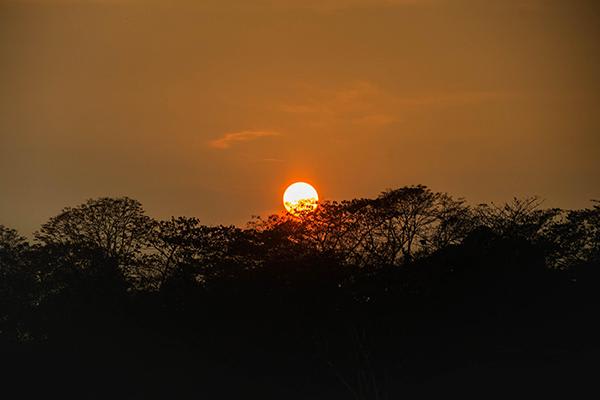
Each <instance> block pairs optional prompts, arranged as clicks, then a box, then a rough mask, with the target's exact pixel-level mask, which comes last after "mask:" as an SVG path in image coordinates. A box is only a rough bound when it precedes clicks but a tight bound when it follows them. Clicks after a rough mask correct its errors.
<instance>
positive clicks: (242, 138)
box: [209, 130, 281, 150]
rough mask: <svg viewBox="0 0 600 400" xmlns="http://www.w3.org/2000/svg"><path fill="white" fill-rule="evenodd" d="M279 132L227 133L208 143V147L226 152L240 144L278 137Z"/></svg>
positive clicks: (248, 131)
mask: <svg viewBox="0 0 600 400" xmlns="http://www.w3.org/2000/svg"><path fill="white" fill-rule="evenodd" d="M280 135H281V134H280V133H279V132H275V131H253V130H246V131H240V132H229V133H226V134H224V135H223V136H221V137H220V138H217V139H214V140H211V141H210V142H209V145H210V147H212V148H214V149H218V150H226V149H229V148H231V147H232V146H234V145H236V144H238V143H242V142H250V141H252V140H256V139H260V138H263V137H269V136H280Z"/></svg>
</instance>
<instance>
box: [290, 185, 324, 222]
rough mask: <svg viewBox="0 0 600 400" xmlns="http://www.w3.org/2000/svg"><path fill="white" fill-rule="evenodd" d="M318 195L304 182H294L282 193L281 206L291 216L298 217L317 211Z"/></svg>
mask: <svg viewBox="0 0 600 400" xmlns="http://www.w3.org/2000/svg"><path fill="white" fill-rule="evenodd" d="M318 202H319V194H318V193H317V191H316V189H315V188H314V187H312V186H311V185H309V184H308V183H306V182H296V183H293V184H291V185H290V186H288V188H287V189H286V190H285V193H283V205H284V207H285V209H286V210H287V211H288V212H289V213H290V214H293V215H296V216H298V215H300V214H303V213H306V212H311V211H314V210H316V209H317V206H318Z"/></svg>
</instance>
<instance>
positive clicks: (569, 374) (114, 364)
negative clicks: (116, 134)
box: [0, 186, 600, 400]
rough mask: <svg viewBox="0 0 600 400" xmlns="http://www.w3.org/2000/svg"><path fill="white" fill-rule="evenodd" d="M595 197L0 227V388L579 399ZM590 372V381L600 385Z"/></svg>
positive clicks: (333, 206)
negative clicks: (225, 222) (243, 219)
mask: <svg viewBox="0 0 600 400" xmlns="http://www.w3.org/2000/svg"><path fill="white" fill-rule="evenodd" d="M599 283H600V204H599V203H598V202H594V201H591V202H590V206H589V208H586V209H580V210H562V209H555V208H550V209H549V208H544V206H543V202H542V201H541V200H540V199H538V198H515V199H513V200H511V201H509V202H507V203H506V204H480V205H470V204H469V203H467V202H466V201H465V200H464V199H461V198H453V197H451V196H450V195H448V194H445V193H439V192H434V191H432V190H430V189H429V188H427V187H425V186H410V187H403V188H399V189H394V190H387V191H385V192H383V193H381V194H380V195H379V196H377V197H376V198H364V199H354V200H348V201H341V202H328V201H325V202H322V203H320V204H319V207H318V209H317V210H316V211H315V212H309V213H306V214H302V215H298V216H292V215H290V214H280V215H272V216H270V217H268V218H260V217H256V218H253V219H252V220H251V221H250V222H249V223H248V225H247V226H246V227H244V228H240V227H235V226H206V225H203V224H202V223H201V222H200V221H199V220H198V219H196V218H188V217H174V218H171V219H168V220H155V219H153V218H151V217H149V216H148V215H146V214H145V212H144V209H143V208H142V205H141V204H140V203H139V202H138V201H136V200H133V199H130V198H127V197H121V198H98V199H93V200H89V201H87V202H86V203H84V204H81V205H78V206H75V207H69V208H65V209H63V211H62V212H61V213H60V214H59V215H57V216H55V217H53V218H51V219H50V220H49V221H47V222H46V223H45V224H44V225H43V226H41V228H40V229H39V230H38V231H37V232H36V233H35V235H34V238H33V239H32V240H28V239H26V238H24V237H22V236H21V235H20V234H19V233H18V232H16V231H15V230H12V229H10V228H7V227H3V226H0V324H1V325H0V350H1V352H2V355H3V356H2V364H3V372H2V381H4V383H3V386H6V387H9V388H10V389H11V390H15V393H19V394H20V397H7V398H23V397H32V396H34V395H35V396H41V397H42V398H54V397H59V396H60V397H61V398H65V397H66V398H78V399H83V398H103V399H104V398H127V399H134V398H136V399H137V398H139V399H143V398H207V399H221V398H222V399H242V398H261V399H271V398H272V399H357V400H358V399H381V400H383V399H397V398H401V397H402V396H410V397H411V398H412V397H414V396H415V395H424V396H434V395H435V396H439V395H448V394H450V393H454V392H455V393H461V394H462V395H468V394H472V395H476V396H478V397H479V396H481V397H484V398H494V397H499V398H504V397H505V396H507V395H510V396H512V397H517V398H521V397H534V398H535V397H538V396H545V395H551V396H556V395H565V396H566V395H568V396H570V397H573V396H574V395H576V394H580V395H583V394H590V393H592V392H593V391H594V390H595V391H597V389H596V388H595V387H594V384H593V382H594V379H595V374H596V372H597V370H598V369H597V359H598V357H599V356H600V346H599V342H598V340H599V339H598V338H599V337H600V336H599V334H600V329H599V328H598V323H597V322H598V307H599V306H600V291H599V290H598V284H599ZM595 371H596V372H595Z"/></svg>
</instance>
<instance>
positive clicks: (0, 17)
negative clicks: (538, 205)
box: [0, 0, 600, 234]
mask: <svg viewBox="0 0 600 400" xmlns="http://www.w3.org/2000/svg"><path fill="white" fill-rule="evenodd" d="M596 4H598V2H594V1H573V0H564V1H544V0H537V1H536V0H512V1H511V0H499V1H492V0H481V1H464V0H371V1H368V0H346V1H344V0H298V1H296V0H280V1H277V0H262V1H252V0H239V1H227V0H215V1H201V0H197V1H191V0H190V1H179V2H177V1H171V0H170V1H166V0H165V1H164V2H159V1H147V0H146V1H142V0H140V1H135V0H96V1H76V0H70V1H68V0H54V1H53V0H43V1H42V0H39V1H31V0H30V1H11V0H3V1H0V224H4V225H7V226H11V227H14V228H17V229H19V230H21V231H22V232H23V233H25V234H30V233H31V232H32V231H33V230H34V229H37V227H38V226H39V225H40V224H41V223H43V222H44V221H46V220H47V218H49V217H50V216H52V215H55V214H57V213H58V212H59V211H60V209H61V208H62V207H64V206H68V205H76V204H79V203H81V202H82V201H84V200H85V199H87V198H93V197H98V196H119V195H127V196H130V197H133V198H136V199H138V200H140V201H141V202H142V203H143V204H144V206H145V208H146V209H147V210H148V212H149V214H150V215H152V216H155V217H169V216H171V215H189V216H197V217H199V218H200V219H201V221H202V222H204V223H208V224H213V223H223V224H229V223H236V224H242V223H244V222H245V221H247V220H248V219H249V218H250V216H251V215H253V214H266V213H269V212H275V211H278V210H280V209H281V207H282V205H281V194H282V192H283V189H284V187H285V185H286V184H287V183H291V182H293V181H296V180H306V181H309V182H312V183H313V184H314V185H315V186H316V187H317V189H318V190H319V192H320V195H321V198H327V199H344V198H353V197H361V196H375V195H377V194H378V193H379V192H380V191H383V190H385V189H386V188H395V187H400V186H404V185H410V184H418V183H422V184H425V185H428V186H429V187H431V188H432V189H433V190H436V191H446V192H449V193H450V194H453V195H457V196H465V197H466V198H467V199H468V200H469V201H471V202H473V203H479V202H488V201H503V200H507V199H509V198H510V197H512V196H513V195H517V196H525V195H539V196H541V197H543V198H546V199H547V201H546V205H548V206H561V207H584V206H587V205H589V204H590V203H589V200H590V199H591V198H600V130H599V129H600V76H599V71H600V40H598V38H600V6H597V5H596Z"/></svg>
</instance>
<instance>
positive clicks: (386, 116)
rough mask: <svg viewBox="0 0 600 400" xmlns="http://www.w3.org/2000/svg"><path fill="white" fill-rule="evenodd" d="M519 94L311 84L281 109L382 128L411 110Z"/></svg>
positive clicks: (313, 119) (322, 120)
mask: <svg viewBox="0 0 600 400" xmlns="http://www.w3.org/2000/svg"><path fill="white" fill-rule="evenodd" d="M513 96H515V94H514V93H509V92H501V91H485V90H483V91H476V90H470V91H469V90H462V91H461V90H459V91H430V92H422V93H397V92H392V91H389V90H386V89H385V88H383V87H381V86H378V85H376V84H374V83H372V82H369V81H357V82H352V83H350V84H348V85H345V86H342V87H338V88H333V89H320V88H309V89H308V90H307V91H306V95H305V99H304V101H300V102H292V103H284V104H282V105H280V106H279V110H280V111H283V112H284V113H287V114H290V115H302V116H305V118H306V120H308V121H310V123H311V124H312V125H315V126H316V125H319V126H331V125H334V124H338V125H339V124H344V125H349V124H350V125H354V126H356V127H361V128H373V129H377V128H381V127H385V126H388V125H392V124H394V123H397V122H400V121H402V120H404V119H405V116H406V115H407V114H408V113H411V112H414V111H418V110H432V109H435V108H447V107H456V106H464V105H470V104H480V103H484V102H489V101H495V100H502V99H506V98H509V97H513Z"/></svg>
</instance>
